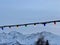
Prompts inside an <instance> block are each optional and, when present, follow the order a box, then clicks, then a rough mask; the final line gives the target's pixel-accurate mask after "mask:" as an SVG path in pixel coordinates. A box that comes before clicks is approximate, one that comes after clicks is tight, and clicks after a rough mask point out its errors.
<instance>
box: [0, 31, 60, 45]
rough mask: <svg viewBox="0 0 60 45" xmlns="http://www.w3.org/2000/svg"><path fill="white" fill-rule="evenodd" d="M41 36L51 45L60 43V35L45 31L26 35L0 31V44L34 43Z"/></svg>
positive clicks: (32, 44)
mask: <svg viewBox="0 0 60 45" xmlns="http://www.w3.org/2000/svg"><path fill="white" fill-rule="evenodd" d="M41 36H44V38H45V40H49V43H50V44H51V45H60V36H57V35H55V34H53V33H50V32H45V31H43V32H41V33H37V34H31V35H28V36H26V35H23V34H21V33H19V32H16V31H12V32H9V33H4V32H3V33H0V45H12V44H14V45H21V44H25V45H34V44H35V42H36V41H37V40H38V38H40V37H41Z"/></svg>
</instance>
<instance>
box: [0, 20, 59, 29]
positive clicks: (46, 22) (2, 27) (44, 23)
mask: <svg viewBox="0 0 60 45" xmlns="http://www.w3.org/2000/svg"><path fill="white" fill-rule="evenodd" d="M56 22H60V20H54V21H45V22H36V23H26V24H17V25H4V26H0V28H1V29H2V30H3V29H4V28H6V27H9V28H11V27H19V26H25V27H26V26H28V25H37V24H43V25H44V26H46V24H49V23H54V24H56Z"/></svg>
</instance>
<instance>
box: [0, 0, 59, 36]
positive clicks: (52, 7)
mask: <svg viewBox="0 0 60 45" xmlns="http://www.w3.org/2000/svg"><path fill="white" fill-rule="evenodd" d="M59 19H60V0H0V25H10V24H22V23H30V22H41V21H50V20H59ZM10 31H19V32H20V33H23V34H31V33H37V32H41V31H48V32H52V33H55V34H57V35H60V23H57V25H56V26H55V25H54V24H47V26H46V27H44V26H43V25H36V26H28V27H19V28H18V29H17V28H12V29H9V28H5V29H4V30H3V31H2V30H1V29H0V32H10Z"/></svg>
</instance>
